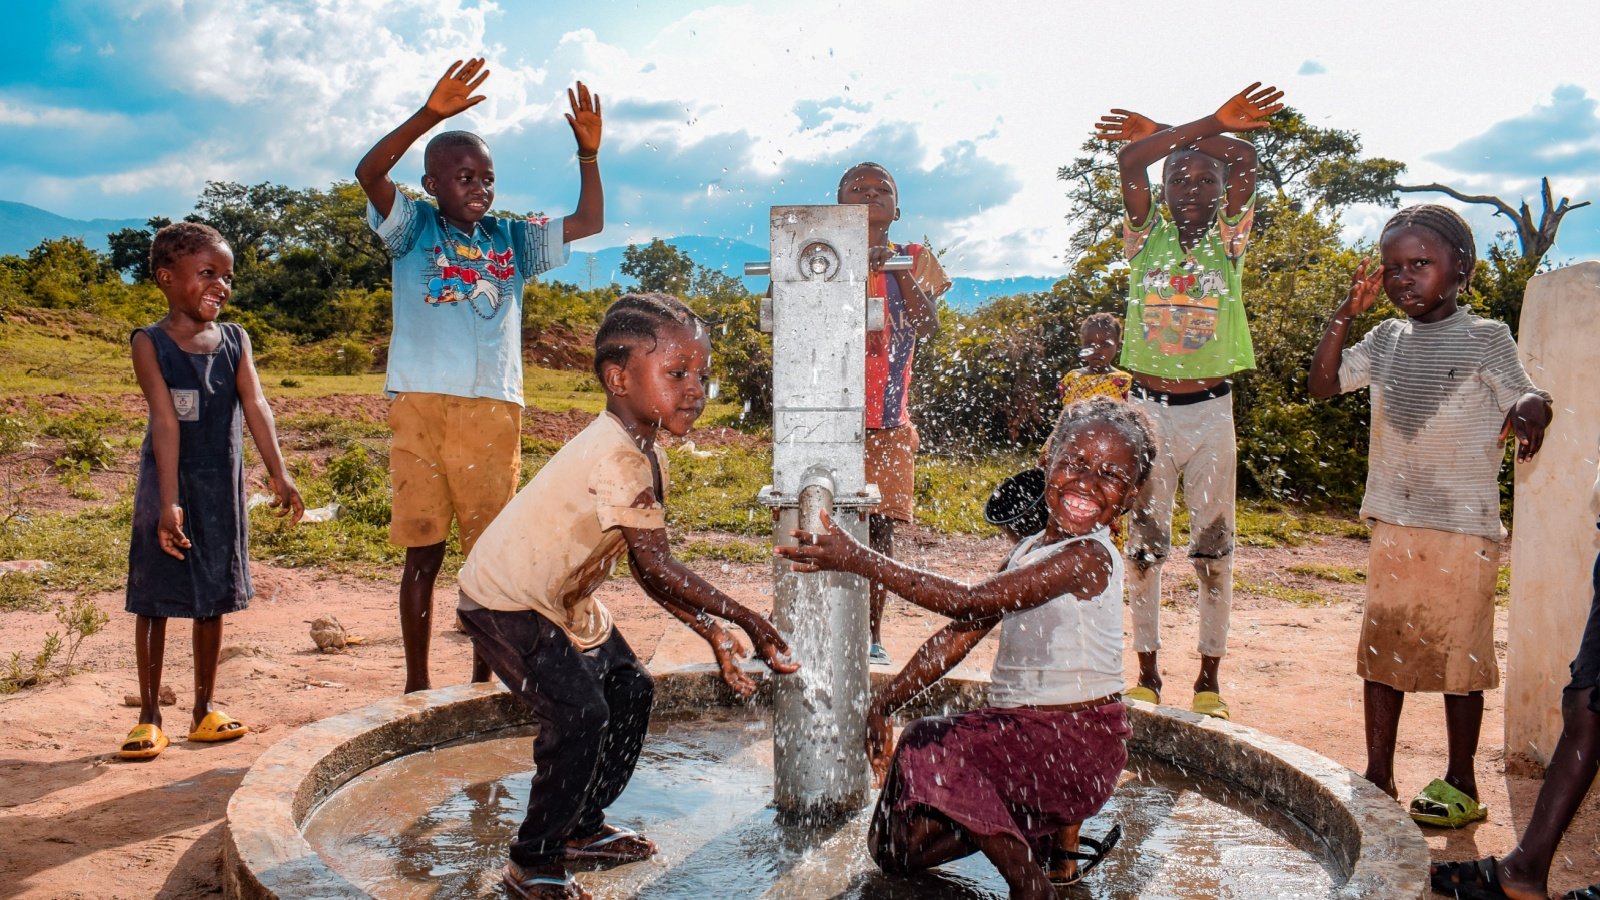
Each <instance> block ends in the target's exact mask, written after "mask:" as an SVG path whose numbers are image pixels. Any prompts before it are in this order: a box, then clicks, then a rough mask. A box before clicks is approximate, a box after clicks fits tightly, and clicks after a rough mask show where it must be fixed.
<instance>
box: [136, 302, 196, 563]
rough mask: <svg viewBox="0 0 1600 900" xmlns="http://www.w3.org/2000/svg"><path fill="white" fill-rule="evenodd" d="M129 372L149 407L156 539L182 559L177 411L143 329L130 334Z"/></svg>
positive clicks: (185, 540) (186, 542)
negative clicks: (157, 501)
mask: <svg viewBox="0 0 1600 900" xmlns="http://www.w3.org/2000/svg"><path fill="white" fill-rule="evenodd" d="M133 374H134V377H136V378H138V379H139V390H141V391H143V392H144V402H145V405H146V406H147V407H149V410H150V451H151V452H152V453H154V454H155V458H156V484H157V486H158V488H159V490H160V495H161V520H160V524H158V525H157V526H156V540H157V542H158V543H159V544H160V545H161V550H162V552H163V553H166V554H167V555H168V556H175V557H177V558H178V559H183V553H182V552H181V551H182V550H184V549H185V548H187V547H189V546H190V544H189V538H187V537H186V536H184V533H183V508H182V507H181V506H179V505H178V411H177V409H176V408H174V407H173V405H172V394H171V393H170V392H168V390H167V380H166V379H165V378H162V377H161V361H160V360H158V359H157V358H156V347H155V344H154V343H152V342H151V340H150V338H149V337H148V336H146V335H145V334H144V333H143V332H139V333H136V334H134V336H133Z"/></svg>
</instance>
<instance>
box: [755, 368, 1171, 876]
mask: <svg viewBox="0 0 1600 900" xmlns="http://www.w3.org/2000/svg"><path fill="white" fill-rule="evenodd" d="M1052 446H1053V448H1054V449H1053V450H1052V452H1051V456H1050V459H1049V463H1048V475H1047V481H1046V486H1045V503H1046V505H1047V506H1048V507H1049V511H1050V512H1049V521H1048V523H1047V524H1046V525H1045V528H1044V530H1043V531H1041V532H1038V533H1036V534H1034V535H1031V536H1029V537H1027V538H1024V539H1023V540H1022V541H1021V542H1020V543H1018V544H1017V545H1016V547H1015V548H1013V549H1012V551H1011V554H1010V556H1009V557H1008V558H1007V559H1006V563H1005V566H1004V568H1002V570H1001V571H1000V572H999V574H996V575H992V576H990V577H988V578H986V579H984V580H983V581H980V582H977V583H975V584H965V583H962V582H958V581H954V580H952V579H949V578H945V577H943V576H940V575H934V574H932V573H929V572H923V571H919V570H917V569H913V568H910V567H909V566H906V565H904V564H903V563H899V562H896V561H895V560H893V559H890V558H889V557H887V556H884V555H882V554H879V553H876V552H873V551H872V550H869V549H868V548H866V547H863V546H861V545H860V544H859V543H857V542H856V541H855V540H854V539H853V538H851V537H850V535H849V534H848V533H846V532H844V531H842V530H840V529H839V528H838V527H836V526H834V525H833V524H832V522H831V521H828V520H827V519H824V523H825V524H826V525H827V529H828V530H827V532H826V533H823V534H811V533H809V532H805V531H796V532H795V533H794V537H795V538H796V539H797V540H798V543H797V544H795V545H784V546H780V547H778V548H777V552H778V554H779V555H780V556H783V557H785V558H788V559H791V560H794V562H795V564H796V565H795V569H796V570H797V571H816V570H818V569H826V570H829V571H838V572H851V573H854V574H856V575H861V576H863V577H865V578H870V579H873V580H879V581H882V582H884V583H885V584H887V585H888V587H889V589H890V590H892V591H894V592H895V593H897V594H899V595H900V596H902V597H904V598H905V599H907V600H909V601H911V602H912V603H915V604H917V605H918V606H921V607H923V608H925V609H928V610H931V611H933V612H936V613H939V614H940V615H943V616H948V617H950V618H951V619H952V621H951V623H950V624H949V625H946V626H945V627H944V628H943V629H941V630H940V631H938V632H937V633H935V634H934V636H933V637H932V638H929V640H928V642H927V643H925V644H923V645H922V647H921V648H920V649H919V650H917V652H916V653H915V654H914V655H913V656H912V657H911V659H910V661H908V662H907V663H906V666H905V668H904V669H902V670H901V671H900V672H899V673H898V674H897V675H896V676H895V677H894V680H893V681H891V682H890V683H889V684H887V685H885V686H884V687H882V688H880V689H879V690H878V692H877V693H876V694H875V695H874V696H873V698H872V703H871V705H870V706H869V707H868V713H867V754H868V757H869V759H870V760H871V764H872V768H873V771H874V773H875V774H876V775H877V777H878V778H879V779H886V781H884V782H883V791H882V793H881V794H879V796H878V807H877V809H876V810H875V811H874V813H873V817H872V825H871V828H870V830H869V832H868V836H867V841H868V848H869V851H870V852H871V854H872V858H873V860H874V861H875V862H877V864H878V865H879V867H880V868H882V869H883V870H884V871H885V872H888V873H893V874H908V873H911V872H916V871H920V870H923V869H927V868H931V867H933V866H937V865H941V864H943V863H946V862H949V861H951V860H954V859H960V858H961V857H964V856H969V855H971V854H973V853H982V854H983V855H984V856H985V857H987V858H988V860H989V861H990V862H991V863H993V864H994V866H995V868H996V869H998V870H999V871H1000V874H1001V876H1002V877H1004V878H1005V880H1006V884H1007V885H1008V886H1009V887H1010V890H1011V896H1012V897H1019V898H1046V897H1054V896H1056V894H1055V890H1054V889H1055V886H1057V885H1068V884H1074V883H1077V882H1078V881H1080V880H1081V879H1082V878H1083V876H1084V875H1085V874H1087V872H1088V870H1089V869H1091V868H1093V867H1094V866H1095V865H1096V864H1097V863H1098V862H1099V861H1100V860H1101V859H1103V858H1104V856H1105V853H1106V852H1107V851H1109V850H1110V849H1111V846H1112V845H1114V844H1115V843H1116V836H1117V834H1118V832H1117V831H1116V830H1115V829H1113V831H1112V832H1111V833H1110V834H1109V835H1108V836H1107V837H1106V839H1105V840H1104V841H1088V840H1087V839H1081V838H1080V837H1079V833H1078V831H1079V826H1080V825H1081V824H1082V822H1083V820H1084V819H1086V818H1088V817H1089V816H1092V815H1094V814H1095V813H1096V812H1098V811H1099V809H1100V808H1101V807H1102V806H1103V805H1105V802H1106V800H1107V799H1109V798H1110V796H1111V792H1112V791H1113V790H1114V789H1115V788H1116V786H1117V781H1118V777H1119V775H1120V774H1121V771H1122V766H1123V763H1124V762H1126V761H1127V755H1128V751H1127V740H1128V737H1129V736H1130V735H1131V733H1132V731H1131V729H1130V728H1129V725H1128V719H1127V711H1126V708H1125V707H1124V706H1123V704H1122V702H1121V697H1120V696H1119V694H1118V691H1119V690H1120V689H1121V687H1122V574H1123V563H1122V555H1121V554H1119V553H1118V552H1117V551H1116V549H1115V548H1113V547H1112V546H1111V538H1110V534H1109V530H1108V527H1107V526H1108V525H1109V524H1110V523H1111V522H1112V521H1113V520H1114V519H1115V518H1116V517H1117V516H1119V515H1121V514H1122V513H1124V512H1126V511H1127V509H1128V507H1129V505H1130V504H1131V503H1132V502H1133V500H1134V496H1135V494H1136V493H1137V491H1138V489H1139V486H1140V485H1141V484H1143V483H1144V481H1145V479H1146V478H1148V477H1149V475H1150V471H1151V468H1152V466H1153V465H1154V460H1155V455H1156V442H1155V437H1154V435H1153V434H1152V432H1151V426H1150V422H1149V420H1148V418H1147V417H1146V416H1145V415H1144V414H1143V413H1141V412H1140V411H1139V410H1138V409H1137V408H1135V407H1133V406H1130V405H1127V404H1123V403H1117V402H1114V401H1112V400H1109V399H1106V398H1095V399H1093V400H1091V401H1088V402H1085V403H1075V404H1073V405H1072V406H1069V407H1067V409H1066V411H1065V412H1064V413H1063V414H1062V417H1061V421H1060V422H1059V423H1058V424H1057V425H1056V433H1055V439H1054V441H1053V442H1052ZM997 625H998V626H999V627H1000V646H999V648H998V650H997V651H996V654H995V660H994V671H993V673H992V688H991V691H990V699H991V701H992V703H993V706H992V707H991V708H987V709H978V710H972V711H969V712H964V713H958V714H955V715H950V716H935V717H930V718H924V719H918V720H917V721H916V722H913V723H912V724H910V725H908V726H907V727H906V729H905V731H904V733H902V734H901V736H900V743H899V746H898V747H893V748H892V749H893V750H894V753H893V758H892V760H891V759H890V757H889V751H890V749H891V747H892V744H893V739H892V737H893V735H892V723H891V719H890V717H891V716H892V715H893V714H894V712H895V711H896V710H898V709H900V708H901V707H902V706H904V705H905V704H906V703H909V702H910V701H911V700H913V699H914V698H915V697H916V696H917V695H918V694H920V693H922V691H923V690H925V689H926V688H927V687H928V686H929V685H931V684H933V683H934V682H935V681H937V680H938V679H940V678H942V677H944V675H945V674H946V673H947V672H949V671H950V669H951V668H953V667H954V666H955V665H956V664H957V663H959V662H960V661H961V660H962V659H963V658H965V657H966V655H967V654H968V653H969V652H970V651H971V650H972V648H973V647H974V646H976V645H977V644H978V642H979V641H981V640H982V639H983V637H984V636H985V635H987V634H988V633H989V632H990V631H992V630H994V628H995V626H997ZM1080 840H1081V841H1082V842H1083V843H1086V844H1088V845H1089V846H1090V847H1091V848H1092V849H1093V850H1094V851H1095V852H1093V853H1081V852H1079V850H1078V845H1079V842H1080ZM1079 860H1083V861H1084V865H1083V866H1082V867H1081V868H1080V866H1079V864H1078V861H1079Z"/></svg>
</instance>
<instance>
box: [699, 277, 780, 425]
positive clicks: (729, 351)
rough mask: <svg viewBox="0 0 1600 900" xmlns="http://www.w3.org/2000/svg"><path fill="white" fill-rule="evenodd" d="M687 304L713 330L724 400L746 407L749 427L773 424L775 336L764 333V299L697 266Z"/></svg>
mask: <svg viewBox="0 0 1600 900" xmlns="http://www.w3.org/2000/svg"><path fill="white" fill-rule="evenodd" d="M687 302H688V304H689V306H690V307H691V308H692V309H694V311H695V312H696V313H698V314H699V315H700V316H701V318H703V319H705V320H706V323H707V324H708V325H709V326H710V328H711V353H712V357H711V358H712V375H713V377H714V378H715V379H716V384H717V386H718V391H719V395H720V397H721V398H722V399H723V400H727V401H731V402H734V403H739V404H742V405H743V414H742V419H743V420H744V421H745V422H746V423H747V424H752V425H759V424H764V423H767V422H770V421H772V336H771V335H768V334H762V333H761V330H760V316H759V314H760V308H761V306H760V304H761V298H760V297H756V296H754V295H752V294H751V293H750V292H749V291H747V290H745V288H744V282H743V281H740V280H739V279H738V278H735V277H733V276H731V275H728V274H726V273H724V272H719V271H717V270H716V269H710V268H707V267H705V266H700V265H696V266H695V267H694V277H693V279H692V281H691V284H690V289H689V297H688V298H687Z"/></svg>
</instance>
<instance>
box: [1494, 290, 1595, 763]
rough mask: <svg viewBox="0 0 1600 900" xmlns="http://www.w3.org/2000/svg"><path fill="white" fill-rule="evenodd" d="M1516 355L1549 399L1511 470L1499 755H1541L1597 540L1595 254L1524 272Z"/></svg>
mask: <svg viewBox="0 0 1600 900" xmlns="http://www.w3.org/2000/svg"><path fill="white" fill-rule="evenodd" d="M1517 343H1518V349H1519V353H1520V355H1521V357H1522V364H1523V366H1524V367H1526V368H1527V370H1528V374H1529V375H1530V376H1532V378H1533V381H1534V383H1535V384H1537V385H1539V386H1540V387H1541V388H1544V389H1545V390H1547V391H1549V392H1550V395H1551V396H1552V397H1553V398H1554V399H1555V419H1554V421H1552V422H1551V423H1550V429H1549V431H1547V432H1546V433H1545V439H1544V448H1543V449H1542V450H1540V451H1539V455H1538V456H1536V457H1534V458H1533V460H1532V461H1531V462H1529V463H1527V464H1525V465H1518V466H1517V470H1516V510H1515V514H1514V520H1513V524H1512V538H1511V616H1510V628H1509V646H1508V648H1507V650H1506V678H1505V708H1506V755H1507V757H1508V759H1510V758H1513V757H1518V756H1520V757H1523V758H1525V759H1532V760H1534V761H1535V762H1537V763H1538V764H1539V765H1541V766H1542V765H1546V764H1547V763H1548V762H1549V760H1550V753H1551V752H1552V751H1553V750H1554V749H1555V745H1556V740H1557V739H1558V738H1559V737H1560V736H1561V689H1562V688H1563V687H1565V686H1566V684H1567V681H1568V672H1567V664H1568V663H1570V662H1571V661H1572V656H1573V654H1574V653H1575V652H1577V649H1578V638H1579V637H1580V636H1581V635H1582V633H1583V625H1584V620H1585V618H1586V617H1587V615H1588V613H1589V603H1590V599H1591V592H1590V578H1589V576H1590V571H1591V569H1592V567H1593V565H1594V559H1595V553H1596V551H1597V550H1600V540H1597V534H1600V532H1596V530H1595V527H1594V517H1593V515H1592V514H1591V513H1590V512H1589V493H1590V491H1589V488H1590V485H1592V484H1593V483H1594V477H1595V463H1596V457H1597V456H1600V453H1597V451H1596V441H1597V440H1600V388H1597V387H1596V385H1595V377H1596V375H1597V374H1600V262H1595V261H1590V262H1584V263H1579V264H1577V265H1573V266H1567V267H1566V268H1562V269H1556V270H1554V271H1551V272H1546V273H1544V274H1543V275H1536V276H1534V277H1533V278H1532V279H1531V280H1529V281H1528V289H1527V293H1526V295H1525V298H1524V300H1523V304H1522V319H1521V324H1520V327H1519V333H1518V342H1517Z"/></svg>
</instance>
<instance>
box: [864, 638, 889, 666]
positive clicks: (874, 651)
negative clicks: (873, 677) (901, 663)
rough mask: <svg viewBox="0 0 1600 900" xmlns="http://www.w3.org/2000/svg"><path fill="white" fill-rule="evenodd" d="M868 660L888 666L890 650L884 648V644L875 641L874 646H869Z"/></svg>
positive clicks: (877, 664)
mask: <svg viewBox="0 0 1600 900" xmlns="http://www.w3.org/2000/svg"><path fill="white" fill-rule="evenodd" d="M867 662H869V663H871V664H872V665H875V666H887V665H889V651H887V650H885V649H883V645H882V644H880V643H878V642H876V641H874V642H873V644H872V646H871V647H869V648H867Z"/></svg>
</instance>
